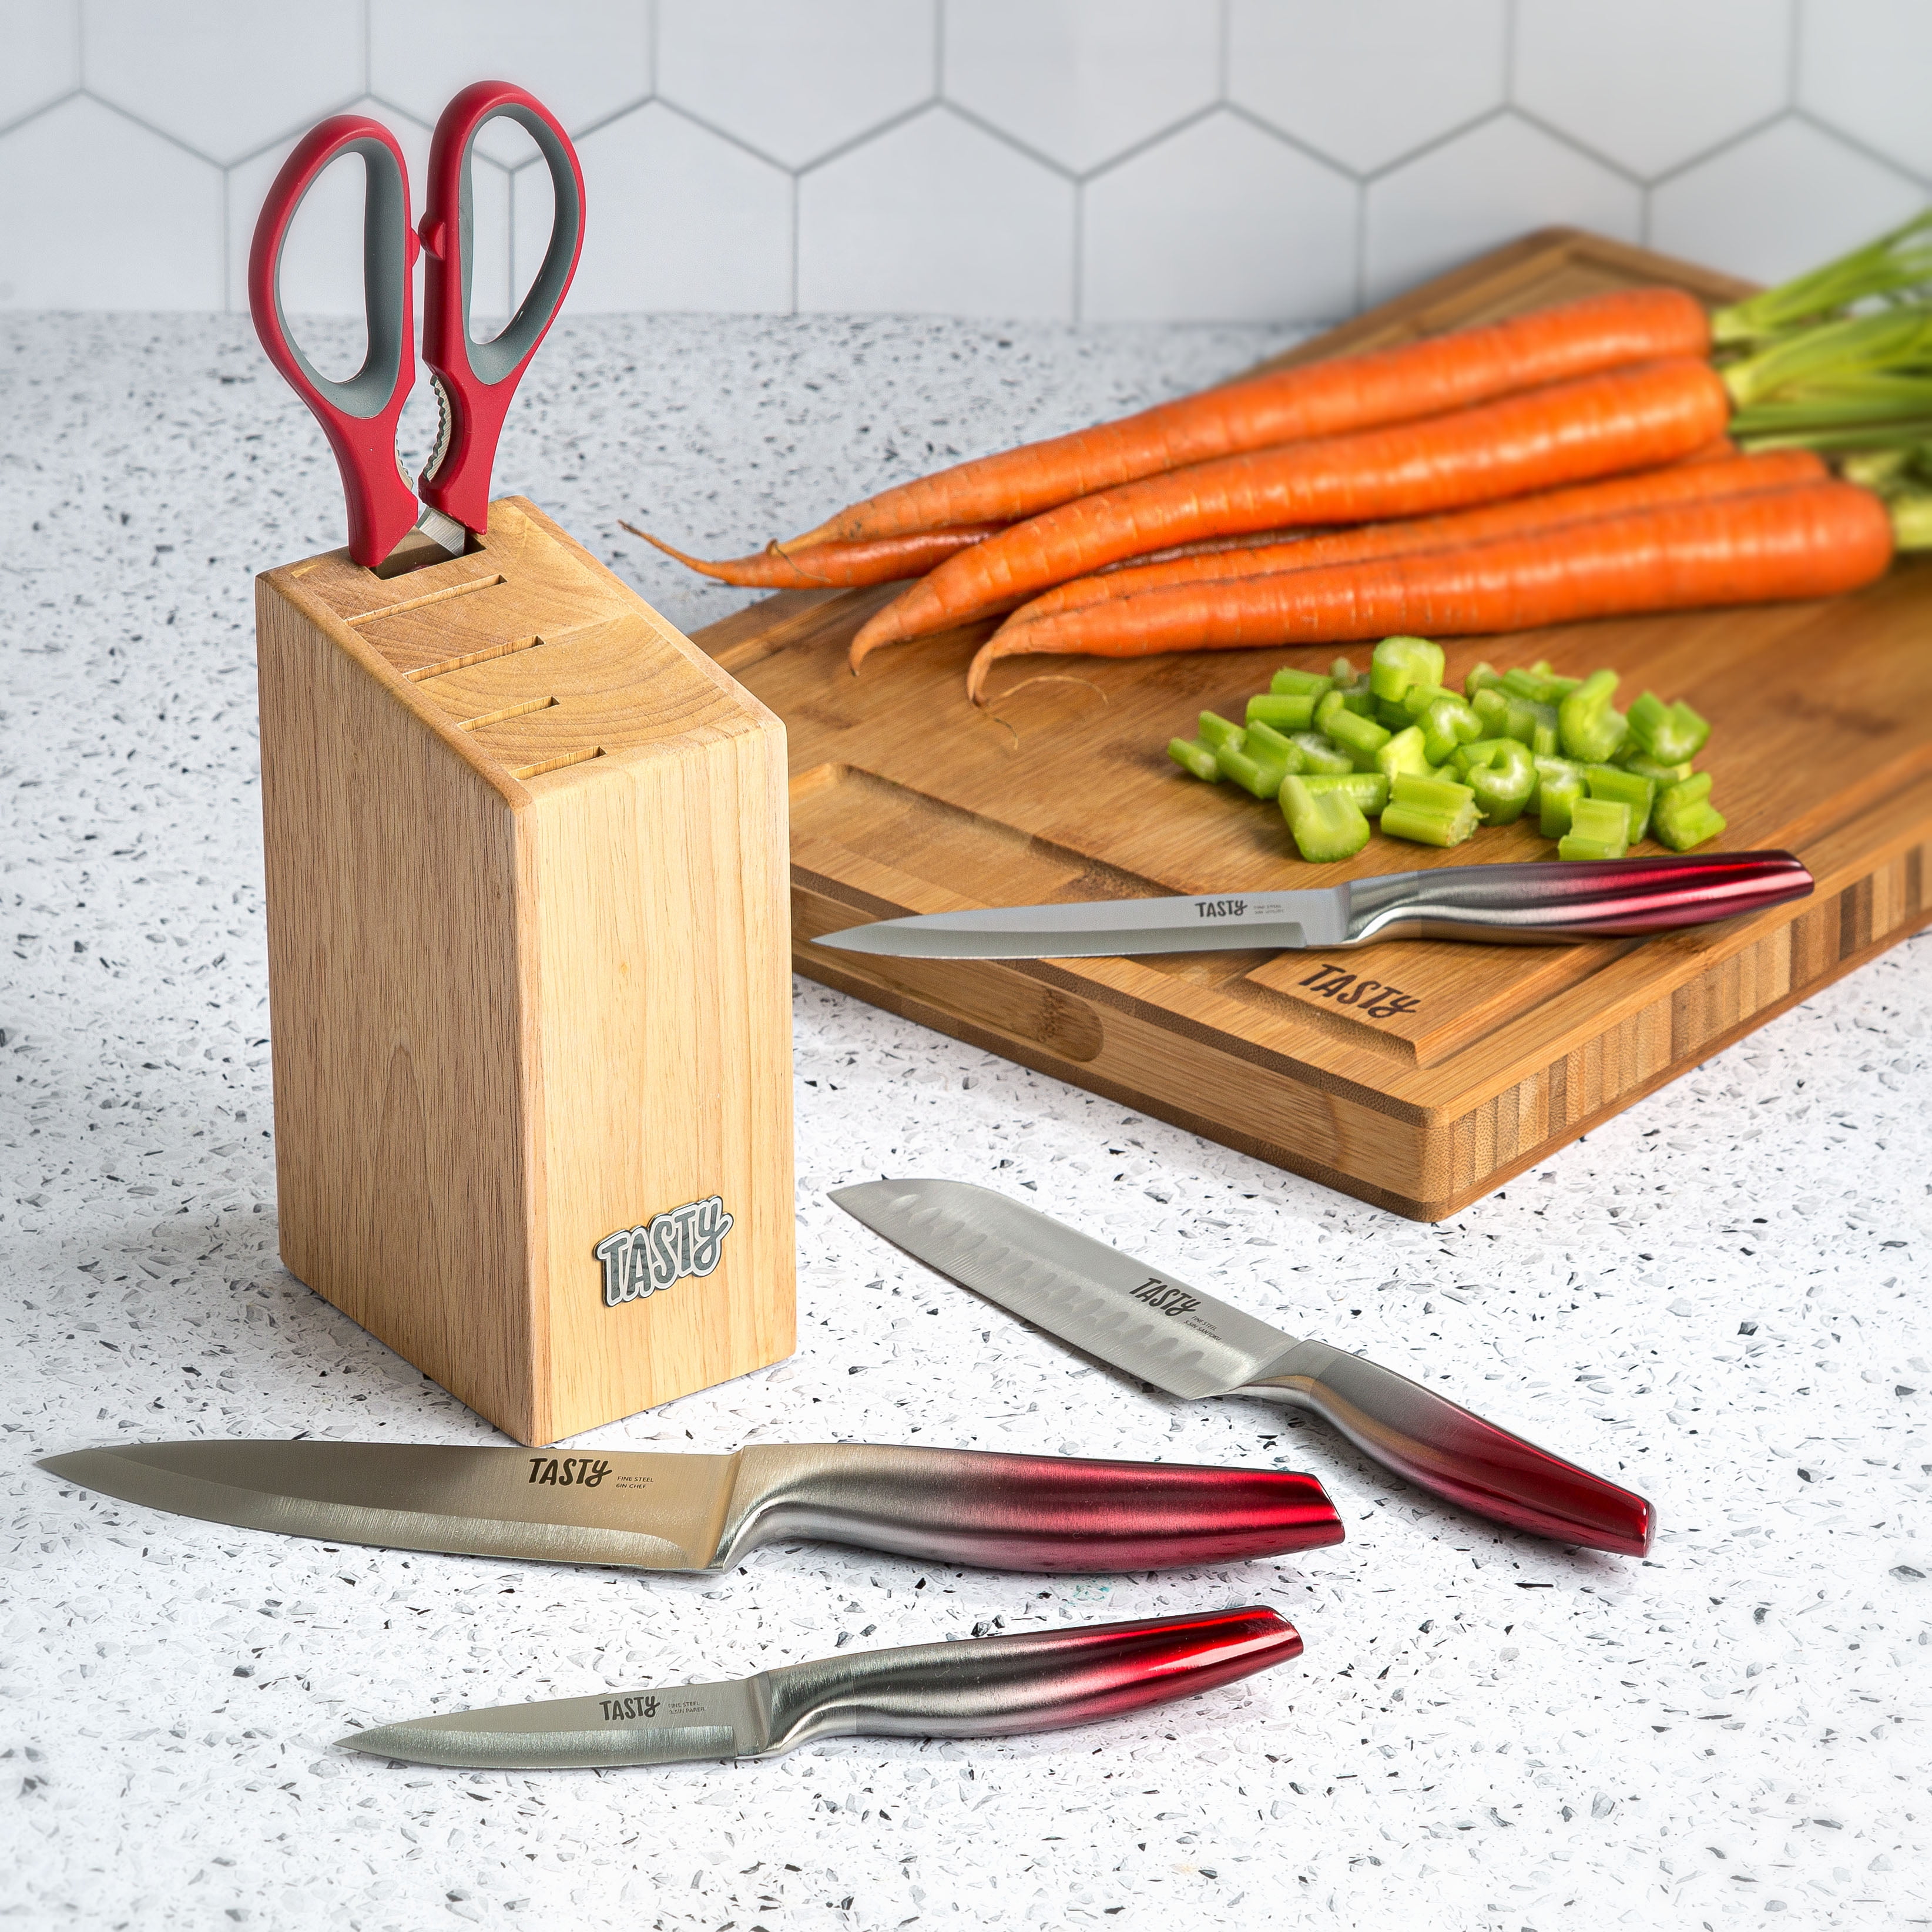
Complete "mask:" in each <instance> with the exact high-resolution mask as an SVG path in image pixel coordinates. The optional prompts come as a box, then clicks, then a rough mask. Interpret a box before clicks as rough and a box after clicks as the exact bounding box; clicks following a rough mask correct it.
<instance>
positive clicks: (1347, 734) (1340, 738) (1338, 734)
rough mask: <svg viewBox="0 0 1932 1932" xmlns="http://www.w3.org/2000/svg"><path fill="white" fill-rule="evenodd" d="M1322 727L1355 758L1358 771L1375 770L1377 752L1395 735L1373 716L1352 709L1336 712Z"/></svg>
mask: <svg viewBox="0 0 1932 1932" xmlns="http://www.w3.org/2000/svg"><path fill="white" fill-rule="evenodd" d="M1330 695H1331V697H1332V696H1333V695H1334V694H1333V693H1332V692H1331V693H1330ZM1322 729H1323V730H1324V731H1325V733H1326V734H1327V735H1328V736H1329V737H1330V738H1331V739H1334V742H1336V743H1337V744H1338V745H1340V746H1341V748H1343V751H1346V752H1347V753H1348V754H1349V757H1352V758H1353V759H1354V760H1355V769H1356V770H1357V771H1358V772H1372V771H1373V770H1374V769H1376V753H1377V752H1378V751H1380V750H1381V749H1382V747H1383V746H1384V745H1386V744H1387V743H1388V741H1389V740H1390V739H1391V738H1392V737H1393V736H1394V735H1395V734H1394V732H1392V731H1389V730H1385V729H1384V728H1383V727H1382V726H1381V725H1379V724H1377V723H1376V721H1374V719H1373V718H1362V717H1358V715H1356V714H1355V712H1352V711H1338V712H1336V713H1335V714H1334V716H1333V717H1331V718H1330V719H1329V721H1328V723H1327V724H1325V726H1323V727H1322Z"/></svg>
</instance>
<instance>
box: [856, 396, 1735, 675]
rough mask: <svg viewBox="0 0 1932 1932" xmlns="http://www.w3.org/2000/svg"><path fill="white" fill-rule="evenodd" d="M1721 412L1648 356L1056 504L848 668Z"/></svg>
mask: <svg viewBox="0 0 1932 1932" xmlns="http://www.w3.org/2000/svg"><path fill="white" fill-rule="evenodd" d="M1729 414H1730V398H1729V396H1728V395H1727V392H1726V390H1725V388H1724V383H1723V382H1722V380H1721V379H1720V378H1719V377H1718V375H1717V374H1716V373H1715V371H1713V370H1712V368H1711V367H1710V366H1709V364H1708V363H1704V362H1652V363H1647V364H1643V365H1640V366H1638V367H1637V368H1631V369H1619V370H1613V371H1608V372H1607V373H1605V374H1601V375H1597V376H1586V377H1581V378H1580V379H1579V380H1577V381H1576V382H1574V383H1553V384H1552V385H1551V386H1550V387H1549V388H1547V389H1533V390H1532V391H1530V392H1529V393H1527V394H1526V395H1520V396H1511V397H1508V398H1505V400H1504V401H1502V402H1498V403H1489V404H1484V406H1483V407H1481V408H1480V409H1472V410H1457V411H1455V412H1454V413H1453V414H1451V415H1448V416H1431V417H1429V418H1427V419H1425V420H1424V421H1423V422H1412V423H1402V424H1399V425H1396V426H1394V427H1393V428H1388V429H1374V430H1364V431H1361V432H1360V433H1359V434H1356V435H1354V436H1337V437H1327V438H1325V439H1323V440H1319V441H1317V442H1313V443H1290V444H1289V445H1287V446H1286V447H1285V448H1283V449H1268V450H1261V451H1258V452H1255V453H1254V454H1253V455H1247V456H1230V457H1224V458H1222V459H1221V460H1220V461H1219V462H1216V463H1196V465H1195V466H1193V468H1192V469H1178V470H1175V471H1172V472H1170V473H1169V474H1168V475H1165V476H1151V477H1148V478H1145V479H1144V480H1143V481H1140V482H1138V483H1127V484H1122V485H1121V487H1120V488H1119V489H1118V490H1103V491H1102V492H1101V493H1100V494H1099V495H1098V496H1083V497H1082V498H1081V499H1079V502H1073V503H1064V504H1062V505H1061V506H1060V507H1059V508H1058V509H1054V510H1049V511H1047V512H1046V514H1045V515H1043V516H1039V517H1031V518H1030V519H1029V520H1028V521H1027V522H1025V523H1016V524H1015V525H1014V526H1013V528H1012V529H1009V530H1004V531H1002V532H1001V533H1000V535H998V536H996V537H989V538H987V539H986V541H985V542H984V543H982V544H975V545H974V547H973V548H972V549H971V550H964V551H962V552H961V553H960V554H959V556H956V557H953V558H951V559H949V560H948V561H947V562H944V563H942V564H941V565H940V566H939V567H938V569H936V570H935V571H933V572H932V575H931V576H929V577H925V578H923V579H922V580H920V581H919V583H915V584H914V585H913V586H911V588H910V589H907V590H905V591H903V592H901V593H900V595H898V597H896V598H894V599H893V601H892V602H891V603H889V604H887V605H886V607H885V608H884V609H883V610H880V611H877V612H876V613H874V615H873V616H872V617H871V619H870V620H869V621H868V622H867V623H866V624H865V626H864V627H863V628H862V629H861V630H860V631H859V634H858V635H857V636H856V637H854V638H853V640H852V649H851V655H850V662H851V666H852V668H853V670H854V671H856V670H858V668H859V665H860V664H862V663H863V662H864V661H865V658H866V657H867V656H868V655H869V654H870V653H871V652H872V651H873V650H874V649H877V647H878V646H880V645H881V644H887V643H897V642H898V641H899V640H901V639H903V638H907V637H922V636H924V635H926V634H927V633H928V632H929V631H943V630H947V629H950V628H952V627H953V625H958V624H964V623H968V622H971V621H972V619H974V618H976V617H978V616H982V615H983V614H984V613H986V612H987V611H989V610H992V609H994V608H995V607H998V606H999V605H1001V604H1006V603H1010V602H1013V601H1015V600H1016V599H1023V598H1026V597H1028V596H1031V595H1035V594H1037V592H1040V591H1042V590H1045V589H1048V588H1049V587H1050V586H1052V585H1054V584H1056V583H1065V582H1067V580H1068V579H1070V578H1071V577H1084V576H1086V575H1088V574H1090V573H1091V572H1092V571H1095V570H1097V569H1098V568H1100V566H1101V565H1103V564H1106V563H1112V562H1115V561H1116V560H1117V559H1120V558H1121V557H1127V556H1138V555H1140V554H1142V553H1145V552H1146V551H1148V550H1158V549H1160V547H1162V546H1163V544H1172V543H1186V542H1189V541H1192V540H1193V539H1194V538H1197V537H1203V536H1228V535H1235V534H1238V532H1241V531H1244V530H1261V529H1271V528H1273V527H1276V526H1280V525H1282V524H1286V523H1364V522H1367V521H1370V520H1381V519H1383V518H1386V517H1407V516H1415V515H1418V514H1422V513H1424V512H1427V511H1438V510H1447V509H1454V508H1458V507H1459V506H1460V505H1466V504H1473V503H1481V502H1490V501H1493V500H1494V499H1496V498H1498V497H1502V496H1520V495H1522V494H1523V493H1526V492H1527V491H1529V490H1543V489H1548V488H1550V487H1552V486H1553V485H1555V484H1562V483H1574V482H1580V481H1583V480H1584V479H1585V478H1588V477H1592V476H1605V475H1613V474H1615V473H1616V472H1617V471H1619V470H1620V469H1647V468H1649V467H1652V466H1655V465H1656V464H1658V463H1664V462H1666V461H1668V460H1670V459H1672V458H1676V457H1679V456H1683V455H1688V453H1689V452H1691V451H1692V450H1694V449H1697V448H1698V447H1700V446H1701V445H1703V444H1704V443H1708V442H1709V441H1710V440H1711V439H1712V437H1714V436H1715V435H1717V434H1719V433H1720V432H1721V431H1722V429H1723V428H1724V423H1725V421H1726V419H1727V417H1728V416H1729Z"/></svg>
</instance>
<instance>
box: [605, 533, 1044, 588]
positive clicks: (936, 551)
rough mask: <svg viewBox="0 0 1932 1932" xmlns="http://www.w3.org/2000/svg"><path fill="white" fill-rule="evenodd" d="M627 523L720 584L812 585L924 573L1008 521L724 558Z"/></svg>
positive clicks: (771, 549)
mask: <svg viewBox="0 0 1932 1932" xmlns="http://www.w3.org/2000/svg"><path fill="white" fill-rule="evenodd" d="M619 520H620V521H621V519H619ZM623 527H624V528H625V529H627V530H628V531H629V532H630V533H631V535H633V536H634V537H642V538H643V540H644V541H645V542H646V543H647V544H651V545H652V547H654V548H655V549H658V550H662V551H663V552H664V555H665V556H674V557H676V559H677V560H678V562H679V563H682V564H686V565H689V566H690V568H691V569H693V570H697V571H703V573H704V574H705V575H706V577H715V578H716V579H717V580H718V582H719V583H741V584H751V585H754V586H757V587H759V588H760V589H775V590H809V589H818V588H822V587H823V586H825V585H826V584H833V583H835V584H838V585H841V586H845V585H852V584H860V583H895V582H897V581H898V579H900V578H901V577H923V576H924V575H925V574H926V572H927V571H929V570H930V569H931V568H932V567H933V565H935V564H937V563H943V562H945V560H946V559H947V558H948V557H949V556H957V555H958V554H959V552H960V551H962V550H970V549H971V547H973V545H974V544H976V543H980V542H982V541H984V540H985V539H986V538H988V537H990V536H993V535H997V534H998V532H1000V531H1001V530H1003V529H1005V528H1006V525H1005V524H1004V523H968V524H965V525H964V526H960V527H958V528H956V529H944V530H922V531H920V532H918V533H917V534H916V535H912V536H903V537H873V538H868V539H867V540H865V541H863V542H856V543H826V544H805V545H800V544H789V545H787V546H786V547H784V549H780V547H778V545H777V544H770V545H769V546H767V547H766V548H765V549H763V550H759V551H757V552H756V553H754V554H753V555H751V556H734V557H728V558H727V559H725V560H724V562H721V563H707V562H705V561H704V559H703V558H701V557H695V556H685V553H684V552H683V551H682V550H673V548H672V547H670V544H667V543H666V542H665V541H664V539H663V538H661V537H654V536H652V535H651V533H650V532H649V530H640V529H638V527H637V525H636V524H635V523H625V524H624V526H623Z"/></svg>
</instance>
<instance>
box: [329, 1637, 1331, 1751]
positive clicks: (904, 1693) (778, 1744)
mask: <svg viewBox="0 0 1932 1932" xmlns="http://www.w3.org/2000/svg"><path fill="white" fill-rule="evenodd" d="M1300 1655H1301V1637H1299V1636H1298V1634H1296V1631H1295V1627H1294V1625H1292V1624H1288V1623H1284V1622H1283V1621H1282V1619H1280V1617H1278V1616H1277V1615H1276V1614H1275V1613H1274V1611H1273V1610H1268V1609H1266V1608H1265V1607H1260V1606H1252V1607H1247V1608H1245V1609H1241V1610H1219V1611H1213V1612H1210V1613H1206V1614H1205V1615H1199V1616H1180V1617H1160V1618H1157V1619H1154V1620H1152V1621H1151V1622H1145V1623H1118V1624H1088V1625H1082V1626H1079V1627H1076V1628H1073V1629H1071V1630H1052V1631H1037V1632H1036V1631H1021V1632H1016V1634H1013V1635H1012V1636H1010V1637H976V1638H967V1639H964V1640H962V1641H961V1642H959V1643H922V1644H916V1645H910V1646H907V1647H905V1648H904V1649H894V1650H862V1651H857V1652H851V1651H847V1652H841V1653H840V1654H838V1655H835V1656H832V1657H825V1658H817V1659H815V1660H814V1661H812V1662H811V1663H809V1664H781V1665H778V1667H775V1668H774V1669H772V1670H761V1671H760V1672H759V1673H758V1674H757V1676H755V1677H744V1678H739V1679H735V1680H733V1681H731V1682H726V1683H723V1684H683V1685H655V1686H652V1687H650V1688H647V1689H644V1690H639V1691H613V1692H611V1693H610V1694H599V1695H598V1696H595V1697H561V1698H557V1699H556V1700H551V1701H547V1702H545V1703H535V1704H501V1705H498V1706H496V1707H495V1708H494V1709H489V1710H481V1711H456V1712H451V1713H449V1715H446V1716H442V1717H428V1718H408V1719H407V1720H405V1721H404V1722H403V1723H401V1724H383V1725H381V1726H379V1727H377V1728H375V1729H374V1730H366V1731H352V1732H351V1733H350V1734H349V1736H347V1737H346V1738H338V1739H336V1742H337V1744H338V1745H344V1746H346V1747H347V1748H349V1749H350V1750H351V1751H368V1752H370V1753H371V1754H373V1755H374V1756H376V1757H390V1758H400V1759H402V1760H406V1761H407V1763H411V1764H441V1765H452V1766H458V1767H460V1768H462V1769H469V1770H478V1771H548V1770H563V1769H572V1768H577V1769H581V1768H583V1767H585V1766H609V1765H627V1764H688V1763H691V1762H693V1761H694V1760H702V1759H706V1758H755V1757H783V1756H784V1754H785V1753H786V1752H787V1751H795V1750H796V1748H798V1747H799V1745H803V1744H810V1743H811V1742H813V1741H814V1740H815V1739H820V1738H855V1737H856V1738H986V1737H1012V1736H1017V1735H1019V1734H1020V1733H1025V1732H1028V1731H1055V1730H1064V1729H1065V1728H1067V1727H1069V1726H1070V1725H1074V1724H1093V1723H1095V1722H1097V1721H1099V1720H1100V1719H1101V1718H1118V1717H1121V1716H1124V1715H1126V1714H1127V1712H1130V1711H1139V1710H1145V1709H1146V1708H1147V1707H1148V1706H1149V1705H1151V1704H1166V1703H1172V1702H1173V1701H1174V1700H1175V1699H1177V1698H1181V1697H1194V1696H1196V1694H1199V1692H1201V1691H1211V1690H1213V1689H1214V1688H1215V1687H1216V1686H1217V1685H1222V1684H1231V1683H1232V1682H1234V1681H1235V1679H1237V1678H1241V1677H1249V1676H1253V1674H1254V1673H1256V1671H1258V1670H1268V1669H1269V1668H1270V1667H1271V1666H1273V1665H1274V1664H1286V1663H1287V1662H1288V1661H1289V1659H1290V1658H1296V1657H1299V1656H1300Z"/></svg>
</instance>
